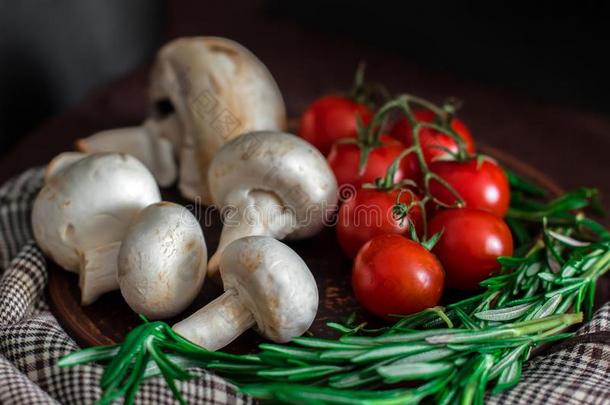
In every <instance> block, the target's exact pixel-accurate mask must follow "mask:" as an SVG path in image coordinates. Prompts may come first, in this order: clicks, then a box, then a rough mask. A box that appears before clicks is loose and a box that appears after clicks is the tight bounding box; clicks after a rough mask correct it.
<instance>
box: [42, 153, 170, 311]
mask: <svg viewBox="0 0 610 405" xmlns="http://www.w3.org/2000/svg"><path fill="white" fill-rule="evenodd" d="M45 179H46V180H45V185H44V186H43V188H42V189H41V190H40V193H39V194H38V196H37V197H36V200H35V201H34V206H33V209H32V228H33V231H34V237H35V239H36V241H37V242H38V245H39V246H40V248H41V249H42V250H43V251H44V252H45V253H46V254H47V256H49V257H50V258H51V259H52V260H54V261H55V262H56V263H57V264H58V265H60V266H61V267H63V268H64V269H66V270H68V271H72V272H76V273H79V283H80V287H81V301H82V303H83V304H89V303H91V302H93V301H94V300H95V299H97V297H98V296H99V295H101V294H103V293H104V292H107V291H111V290H114V289H117V288H118V283H117V280H116V270H117V264H116V263H117V261H116V260H117V255H118V250H119V247H120V241H121V240H122V238H123V235H124V233H125V230H126V229H127V226H128V225H129V223H130V222H131V220H132V219H133V218H134V217H135V215H137V214H138V213H139V212H140V210H142V209H143V208H144V207H146V206H148V205H150V204H152V203H155V202H158V201H160V200H161V195H160V192H159V188H158V187H157V184H156V183H155V179H154V177H153V176H152V174H151V173H150V172H149V171H148V170H147V169H146V167H144V165H143V164H142V163H140V162H139V161H138V160H137V159H135V158H133V157H131V156H129V155H125V154H118V153H103V154H95V155H90V156H87V155H82V154H78V153H66V154H61V155H59V156H58V157H56V158H55V159H53V161H51V163H50V164H49V165H48V166H47V172H46V175H45Z"/></svg>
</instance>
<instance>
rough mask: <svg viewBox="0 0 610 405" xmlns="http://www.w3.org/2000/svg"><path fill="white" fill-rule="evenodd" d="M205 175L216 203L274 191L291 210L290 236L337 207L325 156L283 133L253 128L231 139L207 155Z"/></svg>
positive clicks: (314, 226)
mask: <svg viewBox="0 0 610 405" xmlns="http://www.w3.org/2000/svg"><path fill="white" fill-rule="evenodd" d="M208 179H209V181H208V182H209V185H210V192H211V194H212V198H213V201H214V204H215V205H216V206H217V207H225V206H227V205H238V206H239V204H240V203H241V202H243V201H246V200H247V199H248V196H249V195H250V193H251V192H252V191H266V192H269V193H273V194H274V195H275V196H276V197H277V198H278V200H279V201H280V202H281V204H282V206H283V208H284V209H285V210H289V211H290V212H292V213H293V214H294V219H295V221H292V222H293V223H292V224H290V225H291V226H292V227H293V228H292V232H291V233H289V234H288V235H287V236H288V237H290V238H306V237H309V236H312V235H314V234H316V233H318V232H319V231H320V229H321V228H322V227H323V226H324V221H325V220H326V219H328V214H329V212H332V211H333V210H335V209H336V204H337V180H336V179H335V176H334V174H333V172H332V170H331V168H330V166H329V165H328V163H327V161H326V159H325V158H324V156H323V155H322V154H321V153H320V152H319V151H318V150H317V149H316V148H315V147H314V146H312V145H311V144H309V143H308V142H307V141H305V140H303V139H302V138H299V137H297V136H294V135H291V134H288V133H283V132H275V131H255V132H250V133H247V134H244V135H242V136H240V137H239V138H235V139H233V140H231V141H230V142H228V143H226V144H225V145H224V146H223V147H222V148H221V149H220V150H219V151H218V152H217V154H216V156H215V157H214V159H213V160H212V163H211V164H210V170H209V172H208ZM287 225H288V224H287Z"/></svg>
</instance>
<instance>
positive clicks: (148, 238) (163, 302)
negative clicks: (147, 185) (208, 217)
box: [118, 202, 208, 319]
mask: <svg viewBox="0 0 610 405" xmlns="http://www.w3.org/2000/svg"><path fill="white" fill-rule="evenodd" d="M207 259H208V255H207V249H206V245H205V239H204V237H203V233H202V231H201V227H200V226H199V222H197V219H196V218H195V217H194V216H193V214H191V212H190V211H189V210H187V209H186V208H184V207H182V206H181V205H178V204H174V203H170V202H160V203H156V204H152V205H150V206H148V207H146V208H145V209H144V210H142V212H140V214H139V215H138V216H137V217H136V218H135V219H134V221H133V222H132V223H131V225H130V226H129V228H128V229H127V232H126V233H125V237H124V238H123V243H122V245H121V250H120V252H119V272H118V275H119V285H120V287H121V294H123V298H125V301H127V304H129V306H130V307H131V309H133V310H134V311H135V312H137V313H139V314H143V315H145V316H146V317H148V318H149V319H163V318H169V317H172V316H174V315H177V314H179V313H180V312H182V311H183V310H184V309H185V308H186V307H187V306H188V305H189V304H190V303H191V302H192V301H193V300H194V299H195V297H196V296H197V293H198V292H199V290H200V289H201V286H202V284H203V281H204V279H205V271H206V266H207Z"/></svg>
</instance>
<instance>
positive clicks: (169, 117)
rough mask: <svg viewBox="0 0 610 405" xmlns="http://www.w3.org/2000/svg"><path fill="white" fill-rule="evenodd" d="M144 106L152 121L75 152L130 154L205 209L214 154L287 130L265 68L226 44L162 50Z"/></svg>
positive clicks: (200, 42)
mask: <svg viewBox="0 0 610 405" xmlns="http://www.w3.org/2000/svg"><path fill="white" fill-rule="evenodd" d="M149 99H150V110H151V111H150V117H149V118H148V119H147V120H146V121H145V122H144V123H143V124H142V125H141V126H139V127H134V128H124V129H117V130H110V131H103V132H100V133H98V134H95V135H93V136H91V137H89V138H86V139H82V140H80V141H79V142H78V143H77V147H78V148H79V149H80V150H82V151H86V152H99V151H119V152H125V153H129V154H132V155H133V156H136V157H137V158H138V159H140V160H141V161H142V162H144V164H145V165H146V166H147V167H148V168H149V169H150V170H151V171H152V172H153V174H154V175H155V177H156V178H157V180H158V181H159V184H160V185H161V186H168V185H170V184H171V183H173V182H174V181H175V179H176V176H178V177H179V188H180V191H181V192H182V194H183V195H184V196H185V197H187V198H189V199H191V200H196V199H197V200H201V201H202V202H203V203H206V204H207V203H211V199H210V195H209V192H208V186H207V170H208V166H209V163H210V160H211V159H212V157H213V156H214V154H215V153H216V151H217V149H218V148H219V147H220V146H222V145H223V144H224V143H225V142H227V141H228V140H230V139H232V138H234V137H236V136H239V135H240V134H242V133H244V132H248V131H253V130H260V129H267V130H279V129H283V128H284V127H285V124H286V113H285V107H284V102H283V100H282V96H281V93H280V91H279V89H278V86H277V84H276V83H275V81H274V79H273V77H272V76H271V74H270V73H269V71H268V70H267V68H266V67H265V66H264V65H263V64H262V62H261V61H260V60H258V59H257V58H256V56H254V55H253V54H252V53H251V52H250V51H248V50H247V49H246V48H244V47H243V46H241V45H239V44H238V43H236V42H234V41H231V40H228V39H225V38H218V37H193V38H181V39H177V40H175V41H172V42H170V43H168V44H167V45H165V46H164V47H163V48H161V50H160V51H159V52H158V54H157V58H156V62H155V64H154V66H153V69H152V74H151V78H150V89H149ZM176 157H177V158H178V161H179V167H178V168H177V167H176V163H175V158H176Z"/></svg>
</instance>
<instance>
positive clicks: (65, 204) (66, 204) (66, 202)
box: [63, 200, 72, 208]
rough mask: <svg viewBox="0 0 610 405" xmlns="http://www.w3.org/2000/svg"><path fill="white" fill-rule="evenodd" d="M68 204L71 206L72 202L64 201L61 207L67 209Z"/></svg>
mask: <svg viewBox="0 0 610 405" xmlns="http://www.w3.org/2000/svg"><path fill="white" fill-rule="evenodd" d="M70 204H72V201H70V200H66V201H64V204H63V206H64V208H65V207H69V206H70Z"/></svg>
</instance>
